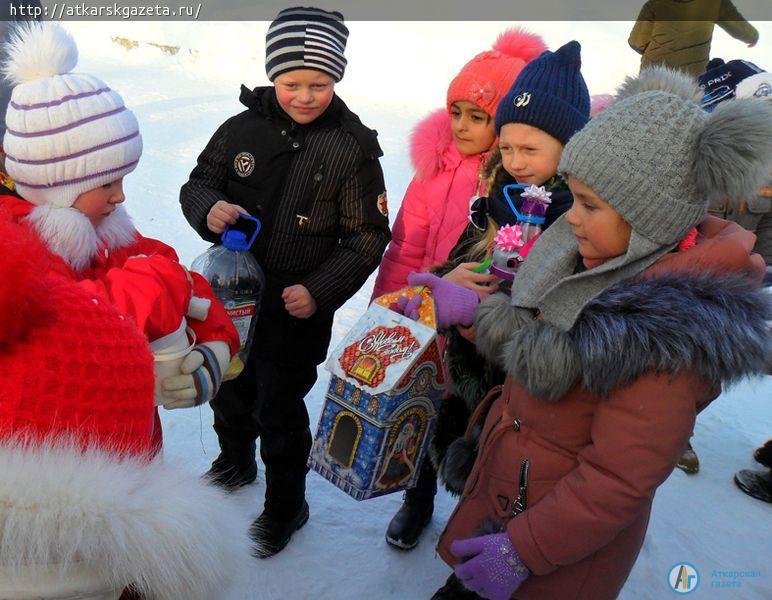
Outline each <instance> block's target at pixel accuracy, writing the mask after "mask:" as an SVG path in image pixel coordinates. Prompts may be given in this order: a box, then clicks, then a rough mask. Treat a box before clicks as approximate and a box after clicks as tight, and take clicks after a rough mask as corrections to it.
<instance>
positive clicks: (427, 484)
mask: <svg viewBox="0 0 772 600" xmlns="http://www.w3.org/2000/svg"><path fill="white" fill-rule="evenodd" d="M436 493H437V471H435V470H434V466H432V461H431V460H430V459H429V456H428V455H427V456H425V457H424V462H423V464H422V465H421V472H420V473H419V474H418V481H416V483H415V487H412V488H410V489H409V490H407V491H406V492H405V502H406V503H407V504H412V505H416V504H430V503H432V502H434V496H435V494H436Z"/></svg>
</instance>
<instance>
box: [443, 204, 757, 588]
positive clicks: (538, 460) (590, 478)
mask: <svg viewBox="0 0 772 600" xmlns="http://www.w3.org/2000/svg"><path fill="white" fill-rule="evenodd" d="M699 232H700V236H699V237H698V244H697V246H696V247H694V248H692V249H690V250H686V251H684V252H680V253H670V254H668V255H666V256H665V257H663V258H662V259H660V260H659V261H657V262H656V263H655V264H654V265H653V266H652V267H650V268H649V269H648V270H646V271H645V272H644V273H643V274H642V275H641V276H639V277H637V278H634V279H632V280H627V281H623V282H620V283H617V284H615V285H613V286H611V287H610V288H608V289H607V290H605V291H604V292H602V293H601V294H600V295H599V296H598V297H597V298H595V299H593V300H592V301H591V302H590V303H588V305H587V306H585V308H584V310H583V311H582V314H581V315H580V316H579V318H578V320H577V322H576V324H575V325H574V327H573V328H572V329H571V330H570V331H569V332H568V333H567V334H564V335H567V336H568V338H569V339H570V345H573V347H575V349H576V356H577V359H578V364H579V373H578V377H579V384H574V383H571V381H570V380H569V381H568V384H567V385H566V383H565V382H562V383H561V373H562V372H564V371H565V370H566V365H567V364H568V362H567V361H566V360H565V356H563V355H561V354H560V353H559V352H558V351H557V350H555V349H554V348H555V347H556V346H557V345H558V344H555V343H554V340H555V338H554V337H552V338H550V339H552V340H553V343H552V344H548V343H544V342H545V339H546V338H541V342H542V343H541V346H540V347H541V348H542V349H543V352H540V355H539V356H536V357H534V356H530V355H528V356H526V357H525V359H524V360H522V359H523V357H522V356H521V357H520V358H521V361H520V362H516V361H515V360H514V355H511V356H509V357H507V358H506V360H507V363H506V364H507V366H508V369H509V373H510V374H509V376H508V378H507V382H506V385H505V387H504V390H503V393H502V394H501V396H500V397H499V398H498V399H496V400H495V401H494V403H493V405H492V407H491V410H490V412H489V414H488V417H487V419H486V421H485V426H484V428H483V430H482V433H481V435H480V438H479V440H480V442H479V453H478V456H477V460H476V462H475V463H474V467H473V469H472V471H471V473H470V475H469V477H468V479H467V481H466V486H465V488H464V491H463V494H462V496H461V498H460V501H459V504H458V506H457V508H456V510H455V512H454V513H453V515H452V516H451V518H450V521H449V522H448V525H447V527H446V529H445V531H444V532H443V534H442V536H441V537H440V540H439V545H438V550H439V553H440V556H441V557H442V558H443V560H445V562H447V563H448V564H449V565H451V566H452V565H454V564H455V562H456V559H455V557H454V556H453V555H452V554H451V553H450V544H451V543H452V542H453V540H456V539H464V538H469V537H474V536H476V535H479V534H481V533H483V531H482V529H483V528H485V531H484V532H485V533H490V522H491V521H493V522H494V523H496V524H498V525H502V526H504V527H506V531H507V532H508V534H509V537H510V539H511V540H512V543H513V545H514V547H515V549H516V550H517V552H518V553H519V554H520V556H521V558H522V559H523V561H524V562H525V564H526V565H527V566H528V568H529V569H530V570H531V573H532V574H531V576H530V577H529V578H528V579H527V580H526V581H525V583H524V584H523V585H522V586H521V587H520V588H519V589H518V590H517V592H516V593H515V595H514V597H515V598H522V599H530V598H538V599H545V598H560V599H561V600H571V599H586V600H590V599H591V600H604V599H610V598H615V597H616V596H617V594H618V593H619V592H620V590H621V589H622V586H623V585H624V582H625V580H626V579H627V576H628V575H629V573H630V570H631V569H632V567H633V564H634V563H635V560H636V557H637V556H638V552H639V550H640V548H641V545H642V543H643V539H644V536H645V533H646V528H647V525H648V520H649V513H650V511H651V504H652V501H653V498H654V493H655V491H656V489H657V487H658V486H659V485H660V484H661V483H662V482H663V481H664V480H665V479H666V478H667V477H668V476H669V475H670V473H671V472H672V470H673V468H674V466H675V464H676V461H677V460H678V457H679V456H680V455H681V453H682V452H683V450H684V449H685V448H686V444H687V442H688V440H689V436H690V434H691V431H692V429H693V427H694V421H695V418H696V415H697V413H698V412H700V411H701V410H702V409H704V408H705V407H706V406H707V405H708V404H709V403H710V402H711V401H712V400H713V399H714V398H716V397H717V396H718V394H719V393H720V391H721V385H722V384H723V383H726V382H731V381H734V380H737V379H739V378H741V377H743V376H746V375H749V374H754V373H756V372H763V364H764V355H765V350H764V346H765V343H766V337H767V336H768V331H767V325H766V323H765V316H766V315H765V312H768V311H769V306H768V299H767V298H766V297H765V294H764V293H763V292H761V291H759V290H758V288H757V287H756V286H757V282H758V281H759V278H760V277H761V276H762V274H763V270H762V269H763V261H761V259H760V257H759V256H758V255H751V254H750V252H751V248H752V247H753V243H754V236H753V234H750V233H748V232H746V231H744V230H742V229H741V228H740V227H739V226H737V225H735V224H733V223H727V222H725V221H721V220H719V219H715V218H708V220H706V221H705V222H704V223H703V224H702V225H701V226H700V228H699ZM527 327H529V329H530V333H531V335H530V337H526V338H525V339H523V338H521V339H520V341H521V344H523V347H529V348H533V347H534V345H532V344H537V345H538V344H539V340H540V333H541V332H543V331H544V330H545V329H547V328H549V327H550V326H549V325H546V324H544V323H543V322H536V323H534V324H531V325H529V326H527ZM524 330H525V328H524ZM523 333H525V331H523ZM513 352H516V351H514V350H513ZM524 363H525V364H524ZM547 374H549V375H547ZM545 377H549V378H550V379H549V381H545ZM553 381H554V382H555V386H558V385H562V386H563V387H561V388H557V387H553V388H551V387H550V386H551V384H552V383H553ZM571 386H573V387H571ZM537 387H538V388H540V389H541V390H545V389H547V390H550V389H552V390H554V389H560V390H561V392H559V394H562V395H560V396H559V397H557V399H555V400H549V399H547V398H546V397H544V396H545V392H543V391H542V393H541V396H540V395H539V394H538V393H536V392H535V391H534V388H537ZM563 389H568V391H567V392H565V393H563V392H562V390H563ZM525 458H528V460H529V463H530V474H529V477H528V488H527V509H526V510H525V511H524V512H522V513H521V514H519V515H518V516H516V517H514V518H512V519H511V520H510V519H509V517H510V515H511V510H512V504H513V501H514V500H515V498H516V497H517V495H518V484H519V471H520V465H521V462H522V461H523V459H525ZM486 523H487V525H486Z"/></svg>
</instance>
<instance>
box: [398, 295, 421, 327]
mask: <svg viewBox="0 0 772 600" xmlns="http://www.w3.org/2000/svg"><path fill="white" fill-rule="evenodd" d="M421 302H422V299H421V296H420V294H416V295H415V296H413V297H412V298H408V297H407V296H406V295H405V294H402V295H401V296H400V297H399V298H397V309H398V311H397V312H400V313H402V314H403V315H405V316H406V317H407V318H408V319H413V320H414V321H417V320H418V319H419V318H420V315H419V314H418V309H419V308H420V307H421Z"/></svg>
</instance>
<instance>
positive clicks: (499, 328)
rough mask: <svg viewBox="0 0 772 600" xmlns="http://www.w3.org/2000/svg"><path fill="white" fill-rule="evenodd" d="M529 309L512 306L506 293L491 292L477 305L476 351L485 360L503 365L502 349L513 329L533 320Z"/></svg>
mask: <svg viewBox="0 0 772 600" xmlns="http://www.w3.org/2000/svg"><path fill="white" fill-rule="evenodd" d="M533 318H534V313H533V312H532V311H530V310H527V309H524V308H520V307H517V306H512V304H511V303H510V298H509V295H508V294H505V293H503V292H500V293H496V294H491V295H490V296H488V298H486V299H485V300H484V301H483V302H481V303H480V304H479V305H478V306H477V312H476V313H475V319H474V326H475V329H476V331H477V342H476V345H477V353H478V354H480V355H481V356H482V357H483V358H485V360H487V361H490V362H492V363H494V364H497V365H500V366H502V367H504V361H503V353H502V349H503V348H504V344H505V343H506V341H507V340H508V339H509V337H510V336H511V335H512V332H513V331H516V330H518V329H520V328H521V327H522V326H523V325H526V324H527V323H530V322H531V321H533Z"/></svg>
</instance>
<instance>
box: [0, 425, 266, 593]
mask: <svg viewBox="0 0 772 600" xmlns="http://www.w3.org/2000/svg"><path fill="white" fill-rule="evenodd" d="M0 464H2V465H3V476H2V478H0V541H1V542H2V543H0V566H2V567H3V568H4V572H8V571H11V572H13V569H16V568H18V569H19V571H20V572H24V571H25V567H28V566H30V565H51V564H55V565H58V566H59V567H60V568H61V570H62V573H63V574H65V573H66V571H67V570H68V569H69V568H72V567H76V566H77V564H86V565H88V566H89V567H91V568H92V569H93V570H94V571H95V572H96V573H98V575H99V576H100V578H101V579H102V580H103V581H104V582H105V583H106V584H109V585H111V586H112V587H115V588H117V589H121V588H123V587H124V586H126V585H127V584H129V583H132V582H133V583H134V585H135V586H136V588H137V590H138V591H139V592H140V593H141V594H142V595H143V597H146V598H148V599H152V598H158V599H166V598H195V599H201V600H204V599H208V598H221V597H222V593H223V590H224V589H226V588H227V587H228V585H229V584H230V582H232V581H233V580H234V579H235V578H238V577H240V576H241V574H242V572H243V571H244V570H245V569H249V568H250V563H251V562H252V561H251V559H250V558H249V554H250V542H249V539H248V537H247V529H248V526H249V523H248V520H247V519H245V518H242V516H241V514H242V513H243V511H241V510H239V508H238V507H235V506H233V504H232V500H231V499H230V498H228V497H227V496H226V494H224V493H223V492H221V491H220V490H218V489H216V488H215V487H213V486H210V485H207V484H205V483H204V482H203V481H202V480H201V479H200V478H199V477H196V476H194V475H191V474H189V473H187V472H186V471H185V469H181V468H179V467H176V466H174V465H170V464H164V463H163V462H162V461H161V460H160V459H156V460H154V461H152V462H151V463H149V464H148V463H147V462H146V461H145V459H142V458H134V459H120V458H118V457H116V456H115V455H108V454H106V453H103V452H99V451H97V450H87V451H86V452H81V451H80V450H79V449H77V448H75V446H74V445H73V444H67V443H63V444H60V443H56V444H54V443H51V442H49V443H44V444H42V445H40V446H32V445H31V444H29V443H25V442H11V441H8V440H6V441H5V442H4V443H3V444H2V445H0Z"/></svg>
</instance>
